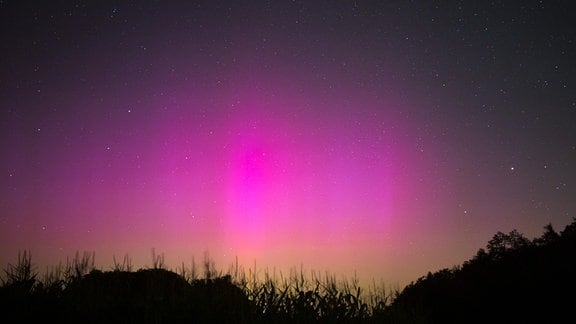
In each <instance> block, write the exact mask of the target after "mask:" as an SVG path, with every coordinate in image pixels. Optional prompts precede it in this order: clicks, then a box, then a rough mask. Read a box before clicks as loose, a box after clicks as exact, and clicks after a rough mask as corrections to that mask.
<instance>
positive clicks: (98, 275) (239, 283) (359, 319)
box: [0, 250, 391, 323]
mask: <svg viewBox="0 0 576 324" xmlns="http://www.w3.org/2000/svg"><path fill="white" fill-rule="evenodd" d="M94 262H95V255H94V253H88V252H85V253H83V254H80V253H76V255H75V256H74V257H73V258H68V259H67V260H66V263H65V264H58V265H57V266H54V267H50V268H48V269H46V271H45V273H44V275H43V276H41V277H40V276H39V273H38V271H37V270H36V269H35V267H34V265H33V263H32V257H31V254H30V252H29V251H23V252H20V253H19V254H18V261H17V263H16V264H14V265H13V264H8V265H7V267H6V268H5V270H4V274H5V276H4V278H3V279H2V286H1V287H0V298H1V305H2V307H3V308H4V310H3V311H2V313H3V314H5V315H6V316H8V315H9V316H15V318H20V319H21V320H23V321H36V320H46V319H47V318H50V319H53V320H58V321H60V322H77V321H82V322H89V323H104V322H106V323H110V322H122V323H127V322H129V323H136V322H138V323H173V322H178V323H180V322H214V323H216V322H218V323H221V322H234V323H310V322H315V323H316V322H320V323H333V322H346V323H369V322H372V321H373V320H374V319H375V318H376V317H377V316H378V315H379V314H382V313H383V312H384V311H385V308H386V307H387V305H388V302H389V301H390V300H391V299H390V298H389V296H388V295H387V294H386V292H385V290H384V288H383V287H378V286H377V285H376V284H373V285H372V287H371V288H370V289H368V290H367V291H365V290H364V289H363V288H361V286H360V285H359V280H358V279H357V278H356V277H353V278H351V279H341V280H337V278H336V276H335V275H332V274H330V273H327V272H325V273H320V272H316V271H306V270H304V268H303V267H301V268H300V269H292V270H291V271H290V272H289V273H287V274H284V273H282V272H276V271H269V270H267V269H265V270H262V271H260V270H258V269H257V267H256V264H254V266H253V267H251V268H248V269H245V268H244V267H243V266H241V265H239V263H238V260H237V259H236V261H235V262H234V264H232V265H230V267H229V268H228V269H227V270H226V271H223V270H221V269H217V268H216V266H215V264H214V262H213V260H211V259H210V258H209V256H208V254H205V255H204V259H203V260H202V262H201V263H200V264H197V263H196V262H195V260H194V259H193V261H192V264H191V265H190V266H186V265H185V264H184V263H182V264H181V265H180V266H178V267H177V268H176V269H173V270H169V269H167V268H166V266H165V264H164V255H163V254H160V255H159V254H156V252H155V251H154V250H152V266H151V267H150V268H142V269H139V270H137V271H133V267H132V261H131V259H130V257H129V256H128V255H125V256H124V257H123V258H122V260H118V259H116V257H115V256H114V257H113V264H112V268H111V270H109V271H102V270H101V269H97V268H96V267H95V266H94Z"/></svg>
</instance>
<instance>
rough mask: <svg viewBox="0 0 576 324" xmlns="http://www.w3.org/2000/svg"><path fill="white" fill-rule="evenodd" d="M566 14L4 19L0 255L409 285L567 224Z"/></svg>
mask: <svg viewBox="0 0 576 324" xmlns="http://www.w3.org/2000/svg"><path fill="white" fill-rule="evenodd" d="M571 6H573V5H572V4H571V3H570V2H568V1H556V2H546V3H543V4H542V3H539V2H536V1H527V2H525V3H524V4H523V5H522V6H519V5H518V4H515V3H500V2H493V3H490V4H488V3H486V4H484V3H482V4H470V3H468V2H459V1H448V2H446V1H438V2H436V1H432V2H429V1H422V2H414V3H404V2H402V1H373V2H362V3H355V2H338V3H334V2H333V1H313V2H309V1H270V2H260V1H257V2H251V4H250V5H240V4H238V2H236V1H228V2H227V1H205V2H204V1H175V2H172V3H170V4H168V3H164V2H159V1H142V2H139V4H138V5H134V4H118V3H116V2H107V1H104V2H100V1H99V2H97V3H94V4H90V5H87V4H83V3H81V2H72V1H70V2H66V1H65V2H59V3H58V4H53V3H45V2H42V1H37V2H34V1H31V2H27V3H26V4H23V3H21V2H19V1H2V2H0V35H1V39H2V42H0V46H1V52H2V53H3V54H2V59H1V60H0V149H1V150H0V152H2V153H1V154H0V261H1V263H2V264H3V265H5V264H6V263H8V262H14V260H15V259H16V256H17V253H18V250H23V249H30V250H31V251H32V254H33V258H34V260H35V261H36V262H37V263H38V265H39V266H40V267H41V269H43V267H44V266H45V265H47V264H56V263H58V262H59V261H62V260H65V259H66V257H67V256H73V254H74V253H75V252H76V251H84V250H88V251H95V252H96V259H97V263H98V264H100V265H101V266H103V267H108V266H111V265H112V256H113V255H116V256H117V257H118V256H122V255H124V254H125V253H128V254H129V255H131V256H132V258H133V260H134V263H135V265H137V266H144V265H150V264H151V257H150V255H151V253H150V251H151V249H152V248H155V249H156V251H157V252H158V253H165V255H166V261H167V263H168V265H169V266H176V265H177V264H179V263H180V262H190V260H191V258H192V256H195V257H196V259H197V260H198V259H201V258H202V255H203V253H204V252H205V251H208V252H209V253H210V255H211V256H212V257H213V258H214V259H215V261H216V264H217V266H220V267H221V268H227V266H228V265H229V264H230V263H231V262H232V261H233V260H234V258H235V257H236V256H237V257H238V258H239V261H240V262H241V263H243V264H245V265H246V266H251V265H252V264H253V263H254V260H256V262H257V264H258V266H259V267H261V268H265V267H269V268H273V267H276V268H277V269H287V268H290V267H294V266H296V267H299V266H300V265H301V264H303V265H304V267H305V268H309V269H317V270H321V271H324V270H329V271H331V272H333V273H337V274H342V275H346V276H349V275H350V274H352V273H353V271H354V270H356V271H357V273H358V275H359V277H361V278H362V279H365V280H369V279H371V278H375V279H377V280H383V281H384V282H385V283H388V284H393V285H394V284H399V285H404V284H406V283H408V282H410V281H412V280H416V279H417V278H418V277H420V276H422V275H425V274H426V273H427V272H428V271H435V270H438V269H440V268H442V267H450V266H452V265H455V264H459V263H462V262H463V261H465V260H467V259H468V258H470V257H472V256H473V255H474V253H475V252H476V251H477V249H478V248H480V247H483V246H484V245H485V244H486V242H487V241H488V240H489V239H490V238H491V237H492V235H493V234H495V233H496V232H497V231H503V232H507V231H510V230H512V229H518V230H519V231H520V232H522V233H524V234H526V236H528V237H534V236H537V235H539V234H540V233H541V232H542V227H543V226H544V225H546V224H547V223H550V222H551V223H552V224H553V225H554V226H555V228H556V229H559V230H560V229H563V227H564V226H565V225H566V224H568V223H570V222H571V221H572V217H575V215H576V202H575V200H574V199H573V197H574V195H575V194H576V192H575V189H574V188H575V185H576V172H575V170H576V168H575V164H576V131H575V129H574V122H575V121H576V91H575V89H574V88H575V87H576V67H575V65H574V64H573V61H574V57H576V51H575V50H576V44H575V43H574V39H576V35H575V30H576V28H575V27H576V26H574V22H573V20H572V19H571V17H570V16H569V14H568V13H569V12H570V7H571ZM572 9H573V8H572Z"/></svg>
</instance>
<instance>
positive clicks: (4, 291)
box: [0, 219, 576, 323]
mask: <svg viewBox="0 0 576 324" xmlns="http://www.w3.org/2000/svg"><path fill="white" fill-rule="evenodd" d="M544 229H545V231H544V234H543V235H542V236H541V237H539V238H536V239H534V240H529V239H527V238H525V237H524V236H523V235H522V234H520V233H519V232H517V231H512V232H510V233H508V234H504V233H500V232H498V233H497V234H496V235H494V237H493V238H492V239H491V240H490V241H489V242H488V245H487V246H486V249H480V250H479V251H478V253H477V254H476V256H475V257H474V258H472V259H471V260H470V261H467V262H465V263H464V264H463V265H462V266H457V267H454V268H452V269H443V270H440V271H437V272H435V273H428V275H427V276H424V277H422V278H420V279H418V280H417V281H416V282H413V283H411V284H410V285H408V286H407V287H406V288H404V289H403V290H402V291H396V292H393V293H389V294H387V292H386V291H384V289H383V288H377V287H376V286H375V285H374V287H373V289H369V290H368V291H365V290H363V289H361V288H360V286H359V284H358V281H357V280H356V279H354V278H353V279H352V280H349V281H347V280H342V281H337V280H336V279H335V277H334V276H331V275H329V274H325V275H320V274H318V273H315V272H310V273H308V274H305V272H304V271H303V270H300V271H292V272H291V273H290V274H288V275H287V276H286V277H284V276H282V275H279V276H276V275H274V274H270V273H268V272H264V273H263V275H262V276H257V272H256V269H253V270H252V269H250V270H248V271H244V270H243V269H242V268H240V267H239V266H238V265H237V264H236V265H234V266H232V267H231V268H230V270H228V271H227V272H225V273H224V272H218V271H216V270H215V267H214V265H213V263H212V262H211V261H210V259H209V258H207V257H206V258H205V259H204V261H203V263H202V265H201V267H200V269H197V267H196V265H195V264H194V263H193V264H192V266H191V267H189V268H187V267H185V266H184V265H182V267H180V268H178V269H176V270H175V271H170V270H167V269H165V267H164V261H163V257H162V256H158V255H155V254H154V253H153V256H152V260H153V266H152V267H151V268H149V269H140V270H138V271H132V266H131V262H130V259H129V258H128V257H127V256H126V257H124V259H123V260H122V261H121V262H118V261H117V260H114V265H113V267H112V269H111V270H109V271H102V270H99V269H96V268H95V267H94V255H93V254H89V253H85V254H83V255H79V254H77V255H76V256H75V258H73V259H71V260H68V261H67V262H66V264H65V265H59V266H57V267H53V268H51V269H49V270H47V271H46V272H45V273H44V274H43V275H42V276H40V274H39V273H38V272H37V271H36V270H35V268H34V266H33V264H32V261H31V256H30V253H29V252H23V253H20V254H19V255H18V262H17V263H16V264H15V265H11V264H9V265H7V266H6V268H5V269H4V275H3V278H2V284H1V286H0V312H1V314H2V318H3V319H13V320H12V321H14V322H19V323H33V322H56V323H564V322H572V321H573V320H574V319H575V316H574V315H576V311H575V310H576V307H575V301H576V297H575V293H576V289H575V288H576V266H575V264H576V262H575V261H574V257H575V256H576V253H575V252H576V219H575V220H574V221H573V222H572V224H570V225H568V226H566V228H565V229H564V230H563V231H562V232H560V233H557V232H556V231H555V230H554V229H553V228H552V226H551V225H547V226H546V227H545V228H544ZM2 321H3V322H4V320H2Z"/></svg>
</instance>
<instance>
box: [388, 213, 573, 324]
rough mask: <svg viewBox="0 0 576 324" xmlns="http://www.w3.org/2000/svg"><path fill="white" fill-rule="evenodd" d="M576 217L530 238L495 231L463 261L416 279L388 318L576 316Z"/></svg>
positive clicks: (532, 319)
mask: <svg viewBox="0 0 576 324" xmlns="http://www.w3.org/2000/svg"><path fill="white" fill-rule="evenodd" d="M575 252H576V218H574V219H573V221H572V223H571V224H569V225H568V226H566V227H565V229H564V230H563V231H562V232H561V233H557V232H556V231H555V230H554V228H553V227H552V225H551V224H548V225H546V226H545V227H544V233H543V234H542V236H541V237H538V238H536V239H534V240H532V241H531V240H529V239H527V238H526V237H524V236H523V235H522V234H521V233H519V232H518V231H516V230H513V231H511V232H510V233H508V234H505V233H502V232H498V233H496V235H494V237H493V238H492V239H491V240H490V241H489V242H488V244H487V246H486V249H480V250H479V251H478V253H477V254H476V255H475V256H474V257H473V258H472V259H471V260H469V261H467V262H465V263H464V264H463V265H462V266H457V267H454V268H452V269H443V270H440V271H436V272H434V273H428V275H426V276H424V277H422V278H420V279H418V280H417V281H416V282H415V283H411V284H410V285H408V286H407V287H405V288H404V289H403V290H402V292H401V293H399V294H397V295H396V296H395V298H394V302H393V303H392V304H391V305H390V307H388V308H387V309H386V318H387V319H389V322H391V323H568V322H573V321H574V320H575V318H576V316H575V315H576V297H575V294H576V289H575V288H576V259H575V258H576V253H575Z"/></svg>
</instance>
